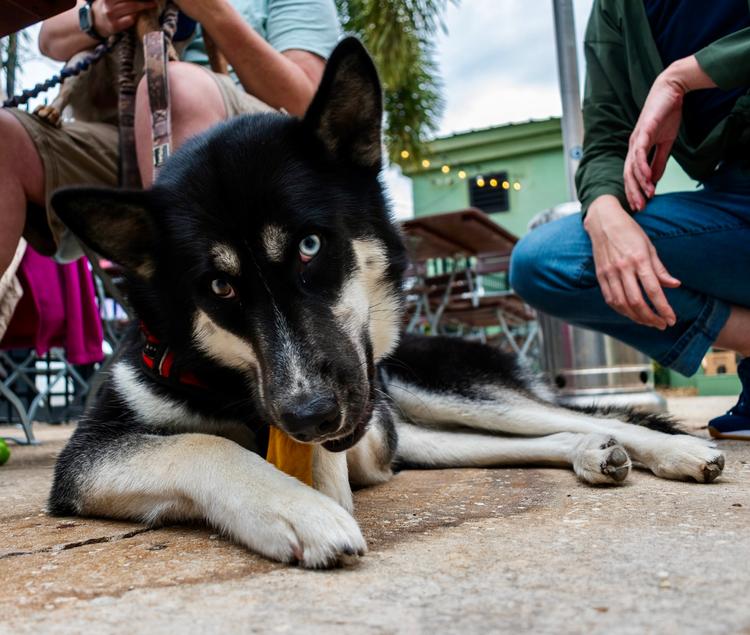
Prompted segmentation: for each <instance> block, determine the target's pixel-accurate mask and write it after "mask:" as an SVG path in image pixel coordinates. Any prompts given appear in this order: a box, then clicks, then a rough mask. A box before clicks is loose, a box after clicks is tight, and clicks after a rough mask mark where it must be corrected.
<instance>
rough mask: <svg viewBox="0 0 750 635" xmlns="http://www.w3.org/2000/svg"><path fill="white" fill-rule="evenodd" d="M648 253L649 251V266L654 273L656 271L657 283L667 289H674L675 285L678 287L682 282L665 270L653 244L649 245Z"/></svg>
mask: <svg viewBox="0 0 750 635" xmlns="http://www.w3.org/2000/svg"><path fill="white" fill-rule="evenodd" d="M650 253H651V266H652V267H653V269H654V273H656V277H657V278H658V280H659V284H660V285H661V286H663V287H667V288H669V289H676V288H677V287H679V286H680V285H681V284H682V282H680V281H679V280H678V279H677V278H675V277H674V276H673V275H672V274H670V273H669V272H668V271H667V268H666V267H665V266H664V264H663V263H662V261H661V259H660V258H659V256H658V254H657V253H656V248H655V247H654V246H653V245H651V249H650Z"/></svg>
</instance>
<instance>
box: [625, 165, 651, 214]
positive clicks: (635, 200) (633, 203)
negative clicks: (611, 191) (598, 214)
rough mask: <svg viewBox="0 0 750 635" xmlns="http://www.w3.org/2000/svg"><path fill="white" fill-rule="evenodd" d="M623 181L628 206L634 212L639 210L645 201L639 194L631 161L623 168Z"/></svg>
mask: <svg viewBox="0 0 750 635" xmlns="http://www.w3.org/2000/svg"><path fill="white" fill-rule="evenodd" d="M624 182H625V196H626V198H627V199H628V204H629V205H630V208H631V209H633V210H635V211H636V212H640V211H641V210H642V209H643V208H644V207H645V205H646V201H645V200H644V198H643V194H641V190H640V188H639V187H638V182H637V181H636V178H635V176H634V175H633V172H632V163H631V162H628V163H627V166H626V168H625V174H624Z"/></svg>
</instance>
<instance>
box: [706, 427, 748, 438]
mask: <svg viewBox="0 0 750 635" xmlns="http://www.w3.org/2000/svg"><path fill="white" fill-rule="evenodd" d="M708 432H709V434H710V435H711V436H712V437H713V438H714V439H726V440H727V441H750V430H735V431H734V432H721V431H719V430H717V429H716V428H712V427H711V426H708Z"/></svg>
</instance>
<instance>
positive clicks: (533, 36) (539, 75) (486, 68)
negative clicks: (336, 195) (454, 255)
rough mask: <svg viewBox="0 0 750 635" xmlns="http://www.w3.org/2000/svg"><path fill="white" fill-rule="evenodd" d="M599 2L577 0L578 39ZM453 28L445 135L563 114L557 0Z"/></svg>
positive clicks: (398, 200)
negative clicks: (557, 50) (555, 22)
mask: <svg viewBox="0 0 750 635" xmlns="http://www.w3.org/2000/svg"><path fill="white" fill-rule="evenodd" d="M592 2H593V0H573V4H574V7H575V18H576V30H577V41H578V43H579V64H580V66H581V78H583V72H584V69H583V60H582V53H581V47H580V42H581V40H582V36H583V30H584V28H585V25H586V19H587V17H588V13H589V11H590V10H591V4H592ZM445 24H446V27H447V33H441V34H440V36H439V38H438V44H437V54H438V61H439V64H440V71H441V73H442V76H443V82H444V95H445V104H446V107H445V113H444V115H443V119H442V121H441V125H440V131H439V134H441V135H446V134H452V133H455V132H463V131H466V130H470V129H472V128H485V127H487V126H495V125H500V124H504V123H509V122H514V121H526V120H528V119H541V118H546V117H551V116H559V115H560V114H561V112H562V107H561V105H560V95H559V91H558V85H557V66H556V60H555V38H554V27H553V21H552V0H463V1H462V2H461V3H460V4H459V5H454V4H451V5H450V6H449V7H448V9H447V12H446V15H445ZM57 68H58V65H57V64H51V63H49V62H43V61H39V62H35V63H31V64H28V65H27V73H26V74H25V75H26V77H25V78H24V82H23V83H24V86H28V85H29V84H31V85H33V84H34V83H35V82H37V81H40V80H41V79H44V78H46V76H48V75H50V74H51V73H52V72H54V71H55V70H56V69H57ZM386 181H387V183H388V185H389V187H390V189H391V193H392V198H393V201H394V204H395V207H396V211H397V213H398V215H399V216H400V217H407V216H409V215H411V210H412V202H411V188H410V186H409V181H408V179H405V178H403V177H400V176H399V174H398V171H397V170H391V171H389V173H388V174H387V176H386Z"/></svg>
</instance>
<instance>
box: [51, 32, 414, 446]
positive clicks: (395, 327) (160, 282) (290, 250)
mask: <svg viewBox="0 0 750 635" xmlns="http://www.w3.org/2000/svg"><path fill="white" fill-rule="evenodd" d="M381 119H382V104H381V89H380V84H379V81H378V77H377V73H376V70H375V67H374V65H373V63H372V61H371V59H370V58H369V56H368V54H367V52H366V51H365V50H364V48H363V47H362V45H361V44H360V43H359V42H358V41H357V40H354V39H347V40H344V41H343V42H342V43H341V44H340V45H339V46H338V47H337V48H336V50H335V51H334V52H333V54H332V55H331V58H330V60H329V62H328V65H327V67H326V70H325V73H324V76H323V80H322V82H321V85H320V88H319V90H318V92H317V94H316V95H315V98H314V99H313V102H312V104H311V105H310V107H309V109H308V111H307V113H306V115H305V116H304V117H303V118H301V119H298V118H294V117H288V116H284V115H281V114H263V115H253V116H244V117H239V118H236V119H233V120H231V121H229V122H226V123H224V124H222V125H220V126H217V127H216V128H214V129H213V130H211V131H209V132H208V133H206V134H204V135H201V136H199V137H196V138H195V139H194V140H192V141H190V142H188V143H187V144H186V145H185V146H184V147H183V148H181V149H180V150H179V151H178V152H177V153H175V155H174V156H173V157H172V158H171V159H170V160H169V162H168V164H167V166H166V167H165V169H164V170H163V171H162V173H161V175H160V176H159V179H158V181H157V183H156V185H155V186H154V188H153V189H152V190H150V191H145V192H132V191H130V192H128V191H118V190H104V189H80V188H74V189H67V190H61V191H59V192H57V193H56V194H55V195H54V197H53V200H52V204H53V206H54V209H55V211H56V212H57V213H58V214H59V215H60V217H61V218H62V219H63V221H64V222H65V223H66V225H67V226H68V227H70V228H71V230H72V231H73V232H74V233H75V234H76V235H77V236H78V237H79V238H80V239H81V240H82V241H83V242H84V243H85V244H87V245H88V246H89V247H91V248H92V249H94V250H95V251H97V252H98V253H100V254H102V255H103V256H105V257H106V258H109V259H111V260H113V261H115V262H117V263H119V264H120V265H122V266H123V267H124V268H125V269H126V274H127V277H128V279H129V287H130V294H131V301H132V303H133V306H134V307H135V309H136V312H137V313H138V315H139V317H140V318H141V319H142V320H143V321H144V322H145V323H146V325H147V326H148V327H149V329H150V330H151V331H152V332H154V333H155V334H156V335H157V337H158V338H159V339H162V340H164V341H165V342H166V343H167V344H168V345H169V346H170V347H171V348H172V349H173V350H174V351H175V354H176V358H180V357H182V358H189V359H192V360H195V361H194V363H195V364H197V365H199V366H201V365H203V366H202V367H203V368H204V370H205V368H209V367H211V365H213V367H214V368H216V369H217V371H220V373H224V374H226V373H231V376H232V377H233V381H232V382H228V384H232V383H235V384H237V385H241V386H242V387H243V388H242V390H244V391H245V392H246V394H244V395H228V396H227V399H237V400H241V399H243V398H244V399H245V400H246V401H247V400H250V401H252V403H253V406H254V409H255V411H256V412H257V413H258V414H259V415H260V416H261V417H263V419H264V420H265V421H266V422H268V423H273V424H275V425H277V426H279V427H280V428H282V429H284V430H285V431H287V432H288V433H289V434H290V435H291V436H293V437H294V438H296V439H298V440H301V441H305V442H320V443H324V444H325V445H326V447H328V448H329V449H345V448H346V447H348V446H350V445H351V444H352V443H354V442H355V441H356V440H357V439H358V438H359V436H360V435H361V434H362V433H363V431H364V428H365V426H366V424H367V422H368V420H369V418H370V415H371V412H372V407H373V400H374V398H375V387H374V383H375V378H374V364H375V362H377V360H379V359H380V358H382V357H383V356H384V355H387V354H388V353H389V352H390V351H391V350H392V349H393V348H394V346H395V345H396V342H397V339H398V333H399V328H400V319H401V318H400V308H401V298H400V280H401V276H402V273H403V268H404V263H405V255H404V248H403V244H402V242H401V239H400V236H399V233H398V231H397V230H396V229H395V227H394V225H393V223H392V221H391V218H390V212H389V210H388V207H387V202H386V200H385V198H384V194H383V190H382V187H381V183H380V181H379V174H380V170H381V161H382V150H381Z"/></svg>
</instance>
